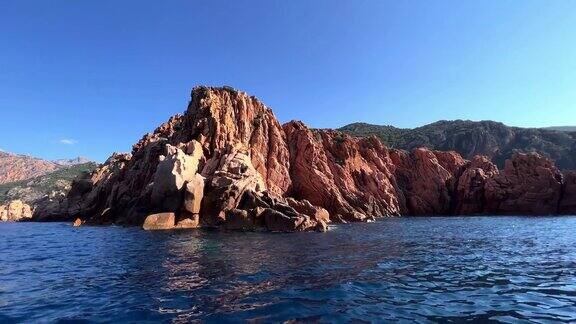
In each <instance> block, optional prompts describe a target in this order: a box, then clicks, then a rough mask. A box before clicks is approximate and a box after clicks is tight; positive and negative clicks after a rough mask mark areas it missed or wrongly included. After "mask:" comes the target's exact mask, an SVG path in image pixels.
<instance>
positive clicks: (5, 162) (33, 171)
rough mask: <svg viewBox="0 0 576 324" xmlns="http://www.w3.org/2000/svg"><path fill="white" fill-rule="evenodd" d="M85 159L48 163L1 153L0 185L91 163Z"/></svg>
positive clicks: (25, 156)
mask: <svg viewBox="0 0 576 324" xmlns="http://www.w3.org/2000/svg"><path fill="white" fill-rule="evenodd" d="M89 162H90V160H89V159H87V158H85V157H77V158H73V159H60V160H55V161H48V160H43V159H39V158H36V157H32V156H28V155H20V154H14V153H9V152H4V151H0V184H2V183H9V182H15V181H22V180H26V179H31V178H35V177H38V176H41V175H45V174H48V173H50V172H54V171H56V170H58V169H61V168H65V167H69V166H74V165H79V164H86V163H89Z"/></svg>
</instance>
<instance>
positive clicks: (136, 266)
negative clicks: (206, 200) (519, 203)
mask: <svg viewBox="0 0 576 324" xmlns="http://www.w3.org/2000/svg"><path fill="white" fill-rule="evenodd" d="M575 232H576V218H575V217H562V218H553V217H549V218H548V217H547V218H529V217H491V218H490V217H468V218H404V219H386V220H382V221H380V222H377V223H375V224H354V225H341V226H333V227H332V230H331V231H330V232H328V233H296V234H287V235H285V234H266V233H236V232H208V231H181V232H155V233H154V232H152V233H150V232H144V231H141V230H139V229H136V228H120V227H80V228H73V227H71V226H70V225H69V224H61V223H52V224H0V251H2V252H0V322H2V323H4V322H7V323H8V322H62V321H64V322H65V321H71V322H109V321H110V320H113V321H114V322H135V323H136V322H137V323H143V322H174V323H186V322H191V321H196V320H200V321H205V322H238V321H241V322H243V321H261V322H278V321H289V320H294V321H296V322H326V323H329V322H363V321H364V322H382V321H385V322H386V321H401V322H402V321H411V322H421V323H427V322H463V321H480V322H523V321H526V322H559V321H560V322H573V321H576V236H575V235H574V233H575Z"/></svg>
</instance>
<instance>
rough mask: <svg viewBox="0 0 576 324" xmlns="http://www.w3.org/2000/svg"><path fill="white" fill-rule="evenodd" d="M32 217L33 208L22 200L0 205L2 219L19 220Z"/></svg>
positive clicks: (4, 220) (7, 220)
mask: <svg viewBox="0 0 576 324" xmlns="http://www.w3.org/2000/svg"><path fill="white" fill-rule="evenodd" d="M30 218H32V208H31V207H30V206H29V205H27V204H25V203H24V202H23V201H21V200H13V201H10V202H9V203H7V204H4V205H0V221H3V222H17V221H22V220H26V219H30Z"/></svg>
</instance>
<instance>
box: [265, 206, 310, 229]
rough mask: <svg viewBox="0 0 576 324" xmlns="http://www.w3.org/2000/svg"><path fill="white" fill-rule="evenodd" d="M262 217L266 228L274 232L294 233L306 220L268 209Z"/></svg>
mask: <svg viewBox="0 0 576 324" xmlns="http://www.w3.org/2000/svg"><path fill="white" fill-rule="evenodd" d="M262 217H263V218H264V224H265V225H266V228H267V229H268V230H269V231H272V232H294V231H296V230H297V229H298V226H299V225H300V224H301V223H302V222H304V220H305V218H304V217H303V216H295V217H290V216H287V215H284V214H282V213H281V212H279V211H276V210H274V209H271V208H266V209H265V210H264V212H263V213H262Z"/></svg>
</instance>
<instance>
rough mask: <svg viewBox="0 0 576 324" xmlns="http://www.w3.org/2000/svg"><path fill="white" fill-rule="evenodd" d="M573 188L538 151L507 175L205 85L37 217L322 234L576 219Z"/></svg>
mask: <svg viewBox="0 0 576 324" xmlns="http://www.w3.org/2000/svg"><path fill="white" fill-rule="evenodd" d="M573 178H574V177H569V179H572V180H571V181H572V182H575V181H574V180H573ZM573 187H574V185H573V184H569V183H565V180H564V177H563V176H562V174H561V173H560V172H559V171H558V170H557V169H556V168H555V167H554V165H553V164H552V163H551V162H550V161H549V160H547V159H545V158H542V157H540V156H539V155H537V154H516V155H514V156H513V158H512V160H511V161H510V162H509V163H508V164H507V166H506V168H505V169H504V170H503V171H502V172H499V171H498V170H497V168H496V167H495V166H494V164H492V163H491V162H490V161H489V160H488V159H487V158H484V157H475V158H474V159H473V160H472V161H467V160H465V159H463V158H462V157H461V156H460V155H458V154H457V153H455V152H441V151H431V150H428V149H415V150H413V151H411V152H406V151H402V150H395V149H390V148H388V147H386V146H384V145H383V144H382V143H381V142H380V140H378V139H377V138H376V137H368V138H355V137H351V136H349V135H345V134H343V133H341V132H337V131H332V130H311V129H309V128H307V127H306V126H305V125H304V124H302V123H301V122H296V121H293V122H290V123H287V124H285V125H284V126H281V125H280V123H279V122H278V121H277V120H276V118H275V117H274V115H273V113H272V111H271V110H270V109H269V108H267V107H266V106H264V105H263V104H262V103H260V102H259V101H258V100H257V99H255V98H254V97H251V96H248V95H247V94H245V93H243V92H238V91H235V90H233V89H229V88H207V87H197V88H195V89H194V90H193V91H192V99H191V101H190V104H189V106H188V109H187V111H186V112H185V113H184V114H183V115H176V116H174V117H172V118H170V120H169V121H168V122H166V123H165V124H163V125H161V126H160V127H158V128H157V129H156V130H155V131H154V132H153V133H151V134H147V135H145V136H144V137H143V138H142V139H141V140H140V141H139V142H138V143H137V144H135V145H134V146H133V150H132V153H131V154H114V155H113V156H112V157H110V158H109V159H108V161H106V163H104V164H103V165H102V166H100V167H99V168H98V169H97V170H96V171H94V172H93V173H92V174H90V175H89V176H86V177H84V178H80V179H77V180H76V181H75V182H74V184H73V186H72V190H71V191H70V193H69V195H68V197H66V198H65V199H60V200H52V201H47V202H46V203H45V204H43V205H42V206H39V207H38V208H37V209H36V213H35V217H36V219H38V220H56V219H66V220H72V219H75V218H76V217H81V218H82V219H83V220H85V221H87V222H88V223H97V224H106V223H119V224H131V225H142V224H147V227H148V228H156V227H157V228H192V227H198V226H200V227H224V228H227V229H241V230H253V229H258V228H264V229H268V230H272V231H305V230H321V231H322V230H325V229H326V223H327V222H330V221H338V222H350V221H368V220H371V219H373V218H375V217H381V216H399V215H451V214H477V213H495V214H508V213H514V212H518V213H522V214H550V213H559V212H560V208H562V212H563V213H570V212H573V211H572V208H573V206H574V203H573V201H574V195H576V190H573ZM158 215H164V216H162V217H160V216H158ZM166 215H169V217H167V216H166ZM166 220H168V221H166Z"/></svg>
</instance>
